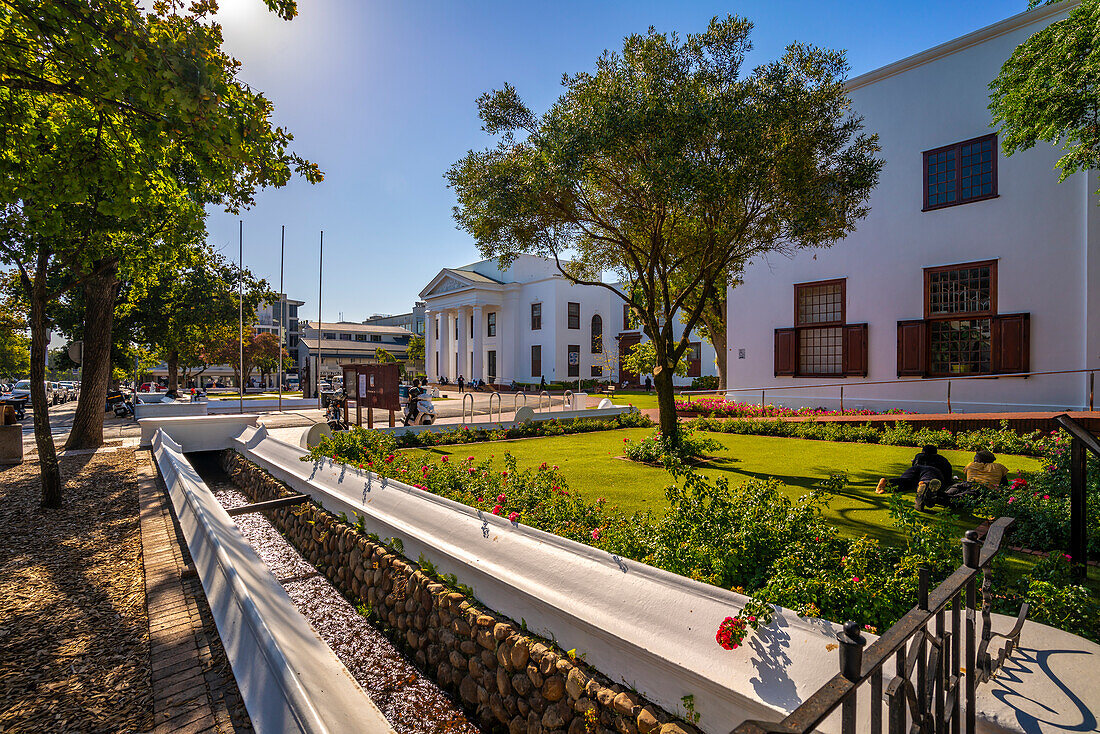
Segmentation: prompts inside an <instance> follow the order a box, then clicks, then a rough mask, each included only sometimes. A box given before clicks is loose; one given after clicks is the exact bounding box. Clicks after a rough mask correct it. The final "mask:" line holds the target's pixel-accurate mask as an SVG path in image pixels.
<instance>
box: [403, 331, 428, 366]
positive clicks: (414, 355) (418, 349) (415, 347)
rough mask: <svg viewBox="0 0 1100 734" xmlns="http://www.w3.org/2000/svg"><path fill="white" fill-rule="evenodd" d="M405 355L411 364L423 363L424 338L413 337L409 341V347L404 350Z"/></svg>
mask: <svg viewBox="0 0 1100 734" xmlns="http://www.w3.org/2000/svg"><path fill="white" fill-rule="evenodd" d="M405 353H406V354H408V355H409V360H410V361H412V362H423V361H424V337H422V336H414V337H412V338H410V339H409V345H408V347H407V348H406V349H405Z"/></svg>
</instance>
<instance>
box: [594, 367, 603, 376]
mask: <svg viewBox="0 0 1100 734" xmlns="http://www.w3.org/2000/svg"><path fill="white" fill-rule="evenodd" d="M592 376H593V377H603V365H599V364H594V365H592Z"/></svg>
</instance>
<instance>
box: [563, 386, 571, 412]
mask: <svg viewBox="0 0 1100 734" xmlns="http://www.w3.org/2000/svg"><path fill="white" fill-rule="evenodd" d="M567 405H568V406H569V408H570V410H572V408H573V391H572V390H566V391H565V392H563V393H562V395H561V409H562V410H565V406H567Z"/></svg>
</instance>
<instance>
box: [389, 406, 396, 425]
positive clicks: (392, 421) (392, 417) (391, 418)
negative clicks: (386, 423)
mask: <svg viewBox="0 0 1100 734" xmlns="http://www.w3.org/2000/svg"><path fill="white" fill-rule="evenodd" d="M396 425H397V416H396V415H394V412H393V408H390V428H393V427H394V426H396Z"/></svg>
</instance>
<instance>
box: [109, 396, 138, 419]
mask: <svg viewBox="0 0 1100 734" xmlns="http://www.w3.org/2000/svg"><path fill="white" fill-rule="evenodd" d="M113 407H114V411H115V417H116V418H133V417H134V394H133V393H130V394H129V395H127V396H126V397H124V398H122V399H121V400H119V401H117V402H116V403H115V404H114V406H113Z"/></svg>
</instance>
